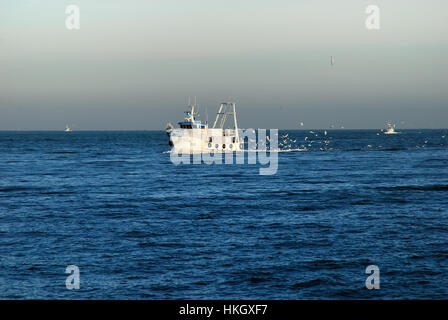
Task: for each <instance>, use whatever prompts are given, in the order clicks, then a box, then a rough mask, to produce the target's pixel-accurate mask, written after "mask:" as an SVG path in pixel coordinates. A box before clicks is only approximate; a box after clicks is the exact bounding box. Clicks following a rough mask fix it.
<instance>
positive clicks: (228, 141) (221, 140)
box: [169, 129, 244, 153]
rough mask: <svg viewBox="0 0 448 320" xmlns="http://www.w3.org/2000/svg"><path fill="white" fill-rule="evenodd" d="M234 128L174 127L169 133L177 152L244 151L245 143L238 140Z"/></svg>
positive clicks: (174, 150)
mask: <svg viewBox="0 0 448 320" xmlns="http://www.w3.org/2000/svg"><path fill="white" fill-rule="evenodd" d="M233 131H234V130H222V129H205V130H204V129H202V130H201V129H174V130H172V131H171V132H170V133H169V137H170V143H169V144H170V145H171V146H172V147H173V149H172V151H173V152H175V153H213V152H236V151H243V150H244V144H243V143H240V142H239V141H238V140H237V137H236V136H235V135H234V132H233Z"/></svg>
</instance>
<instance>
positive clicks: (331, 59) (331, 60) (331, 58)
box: [330, 56, 334, 66]
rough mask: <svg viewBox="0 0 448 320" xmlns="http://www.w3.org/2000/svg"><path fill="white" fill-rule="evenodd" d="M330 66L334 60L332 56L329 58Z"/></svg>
mask: <svg viewBox="0 0 448 320" xmlns="http://www.w3.org/2000/svg"><path fill="white" fill-rule="evenodd" d="M330 65H332V66H334V58H333V56H331V57H330Z"/></svg>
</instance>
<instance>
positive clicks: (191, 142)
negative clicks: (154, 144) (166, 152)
mask: <svg viewBox="0 0 448 320" xmlns="http://www.w3.org/2000/svg"><path fill="white" fill-rule="evenodd" d="M196 110H197V106H196V103H194V104H190V105H189V106H188V107H187V111H185V118H184V120H183V121H180V122H179V123H178V124H179V127H178V128H175V127H174V126H173V125H172V124H171V123H168V124H167V128H166V133H167V135H168V137H169V145H170V146H172V147H173V150H172V151H174V152H177V153H205V152H207V153H213V152H235V151H242V150H244V143H243V139H241V140H240V138H239V135H238V123H237V120H236V104H235V103H234V102H223V103H221V105H220V107H219V110H218V113H217V115H216V119H215V121H214V123H213V126H212V127H211V128H210V127H209V125H208V121H201V120H199V114H198V113H197V112H196ZM229 117H231V118H232V119H233V128H228V129H226V128H224V125H225V124H226V121H227V120H228V119H229Z"/></svg>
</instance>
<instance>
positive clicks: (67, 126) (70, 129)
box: [64, 125, 72, 132]
mask: <svg viewBox="0 0 448 320" xmlns="http://www.w3.org/2000/svg"><path fill="white" fill-rule="evenodd" d="M64 131H65V132H70V131H72V128H70V126H69V125H66V126H65V130H64Z"/></svg>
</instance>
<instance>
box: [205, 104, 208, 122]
mask: <svg viewBox="0 0 448 320" xmlns="http://www.w3.org/2000/svg"><path fill="white" fill-rule="evenodd" d="M205 123H207V124H208V111H207V106H205Z"/></svg>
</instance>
